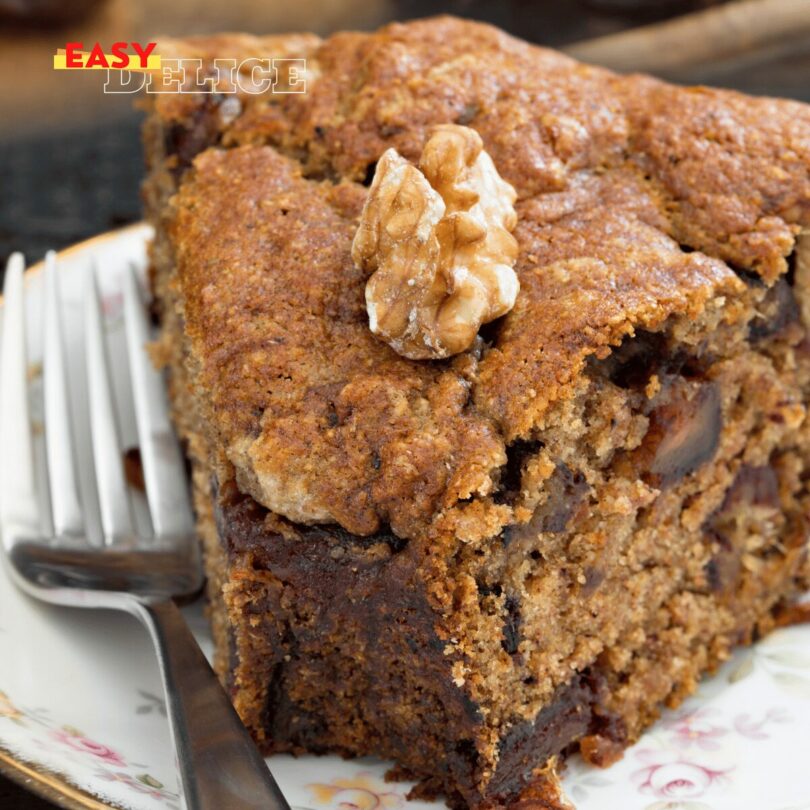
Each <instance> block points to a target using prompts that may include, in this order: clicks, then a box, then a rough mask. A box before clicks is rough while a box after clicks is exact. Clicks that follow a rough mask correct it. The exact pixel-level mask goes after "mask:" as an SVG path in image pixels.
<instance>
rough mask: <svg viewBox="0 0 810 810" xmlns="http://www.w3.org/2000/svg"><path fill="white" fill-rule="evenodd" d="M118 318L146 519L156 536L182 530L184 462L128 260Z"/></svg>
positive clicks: (188, 517) (186, 516) (188, 520)
mask: <svg viewBox="0 0 810 810" xmlns="http://www.w3.org/2000/svg"><path fill="white" fill-rule="evenodd" d="M124 323H125V325H126V335H127V351H128V356H129V370H130V375H131V376H132V392H133V399H134V402H135V420H136V422H137V425H138V440H139V444H140V450H141V462H142V464H143V473H144V481H145V483H146V495H147V498H148V499H149V508H150V511H151V515H152V525H153V526H154V529H155V534H156V535H158V536H171V535H184V534H185V535H188V534H190V533H191V532H192V531H193V529H194V521H193V517H192V514H191V507H190V505H189V501H188V488H187V486H186V483H185V481H186V471H185V465H184V464H183V458H182V455H181V453H180V447H179V445H178V443H177V438H176V437H175V434H174V430H173V428H172V424H171V422H170V420H169V410H168V406H167V403H166V393H165V390H164V384H163V379H162V376H161V374H160V372H159V371H157V370H156V369H155V367H154V366H153V365H152V363H151V361H150V359H149V356H148V355H147V353H146V351H145V347H146V344H147V343H148V342H149V337H150V336H149V323H148V321H147V318H146V312H145V310H144V306H143V303H142V302H141V296H140V292H139V288H138V281H137V278H136V276H135V269H134V267H132V266H130V267H129V270H128V272H127V273H126V274H125V278H124Z"/></svg>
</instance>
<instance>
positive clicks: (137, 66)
mask: <svg viewBox="0 0 810 810" xmlns="http://www.w3.org/2000/svg"><path fill="white" fill-rule="evenodd" d="M130 48H131V49H132V53H130V52H129V49H130ZM155 48H157V42H147V43H146V44H145V45H141V43H140V42H113V44H112V45H111V46H110V53H105V52H104V48H103V47H102V46H101V43H99V42H96V43H94V44H93V47H92V48H91V49H90V50H89V51H85V50H84V43H82V42H68V43H67V44H66V45H65V47H64V49H60V50H59V51H57V53H56V54H55V55H54V57H53V67H54V70H159V69H160V56H158V55H157V54H154V53H153V52H154V50H155Z"/></svg>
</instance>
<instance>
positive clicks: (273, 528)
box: [145, 17, 810, 810]
mask: <svg viewBox="0 0 810 810" xmlns="http://www.w3.org/2000/svg"><path fill="white" fill-rule="evenodd" d="M161 53H162V55H164V56H165V55H167V54H175V55H178V54H179V55H190V56H193V57H196V58H199V59H201V60H202V61H203V65H204V69H205V66H207V67H208V69H212V67H211V66H212V60H213V59H214V58H215V57H218V56H219V57H222V56H238V57H239V59H241V58H243V57H247V56H267V57H273V56H277V57H284V58H303V59H306V60H307V62H306V80H307V88H306V92H305V93H299V94H292V93H289V94H288V93H278V92H276V93H271V92H265V93H262V94H250V93H244V92H239V93H236V94H219V95H217V94H214V95H212V94H194V93H191V94H186V95H166V96H153V97H151V101H150V111H149V116H148V118H147V121H146V125H145V143H146V151H147V160H148V167H149V175H148V177H147V180H146V183H145V199H146V207H147V213H148V216H149V218H150V220H151V221H152V222H153V223H154V225H155V228H156V235H155V241H154V245H153V248H152V261H153V263H152V285H153V290H154V294H155V306H156V312H157V315H158V316H159V318H160V321H161V324H162V336H161V338H160V341H159V344H158V346H157V353H158V355H159V356H160V358H161V360H162V362H164V363H165V364H166V365H167V366H168V368H169V370H170V379H171V394H172V399H173V404H174V414H175V419H176V422H177V426H178V429H179V431H180V433H181V435H182V436H183V438H184V440H185V442H186V446H187V448H188V454H189V457H190V459H191V462H192V469H193V477H194V488H195V500H196V507H197V513H198V516H199V531H200V535H201V538H202V540H203V543H204V547H205V551H206V565H207V569H208V575H209V586H208V588H209V596H210V601H211V619H212V624H213V628H214V635H215V640H216V646H217V667H218V669H219V672H220V674H221V676H222V678H223V680H224V682H225V683H226V684H227V687H228V689H229V690H230V694H231V696H232V698H233V701H234V704H235V706H236V708H237V710H238V711H239V714H240V715H241V717H242V719H243V720H244V722H245V724H246V725H247V726H248V728H249V729H250V730H251V732H252V734H253V736H254V737H255V739H256V740H257V742H258V744H259V745H260V747H261V748H262V750H263V751H265V752H267V753H271V752H275V751H290V752H293V753H300V752H305V751H308V752H315V753H319V752H327V751H335V752H339V753H342V754H345V755H348V756H355V755H365V754H375V755H379V756H381V757H384V758H388V759H392V760H394V761H395V762H396V763H397V764H398V766H399V767H398V770H397V774H399V775H400V776H407V777H409V778H412V779H415V780H417V781H418V782H419V785H420V787H419V789H418V790H419V791H420V792H421V794H422V795H428V794H437V793H441V794H444V795H445V796H446V797H447V798H448V800H449V801H450V803H451V804H452V805H453V806H457V807H470V808H474V809H475V810H480V809H481V808H493V807H506V806H510V805H514V806H518V805H519V804H520V802H521V801H524V805H523V806H538V804H540V803H541V802H542V801H545V802H546V805H542V804H540V806H551V805H550V804H549V802H551V800H552V799H551V797H550V795H549V794H548V793H546V794H545V798H542V799H541V798H538V795H537V792H536V790H535V789H534V788H533V787H532V785H533V784H534V782H535V780H537V779H545V780H546V784H547V785H548V784H550V781H549V780H550V779H551V774H552V771H553V767H554V764H555V762H557V761H559V759H560V757H563V756H565V755H567V754H569V753H570V752H572V751H576V750H579V751H580V752H581V753H582V755H583V756H584V757H585V759H586V760H588V761H589V762H591V763H594V764H596V765H607V764H609V763H611V762H612V761H614V760H615V759H616V758H618V757H619V756H621V752H622V749H623V748H624V747H625V746H626V745H628V744H629V743H631V742H632V741H633V740H635V739H637V738H638V736H639V735H640V733H641V732H642V730H643V729H644V728H645V727H646V726H647V725H648V724H649V723H651V722H652V721H653V720H654V719H655V718H656V716H657V714H658V712H659V710H660V708H661V706H662V705H675V704H677V703H678V702H679V701H680V700H681V699H682V698H683V697H685V696H686V695H688V694H689V693H690V692H692V691H693V690H694V689H695V686H696V684H697V681H698V679H699V678H700V676H701V674H702V673H704V672H706V671H711V670H712V669H714V668H715V667H716V666H717V665H719V664H720V663H722V662H723V661H724V660H725V659H726V658H727V657H728V655H729V653H730V651H731V649H732V647H733V646H734V645H737V644H744V643H749V642H751V641H752V640H753V639H755V638H756V637H758V636H759V635H761V634H762V633H764V632H767V631H768V630H769V629H770V628H771V627H772V626H773V624H774V620H775V618H774V617H775V616H776V615H777V614H778V611H780V610H781V609H783V608H784V607H785V606H786V605H788V604H789V603H790V601H791V600H792V599H794V598H795V597H796V596H797V595H798V594H800V593H801V592H802V590H803V589H805V588H806V587H807V579H808V573H810V572H809V571H808V563H807V541H808V507H809V505H810V498H809V497H808V479H810V469H808V465H809V464H810V428H809V427H808V423H807V420H806V408H807V403H808V396H810V342H809V341H808V335H807V327H808V324H810V248H808V244H809V243H808V237H807V236H806V235H802V228H805V229H806V228H807V227H808V224H810V108H808V107H807V106H805V105H802V104H799V103H794V102H789V101H780V100H772V99H765V98H748V97H745V96H741V95H739V94H736V93H733V92H728V91H720V90H710V89H706V88H678V87H673V86H671V85H667V84H664V83H662V82H659V81H656V80H654V79H652V78H648V77H643V76H629V77H623V76H617V75H614V74H612V73H609V72H607V71H605V70H601V69H597V68H593V67H588V66H585V65H582V64H578V63H576V62H574V61H572V60H571V59H569V58H567V57H565V56H563V55H560V54H557V53H554V52H552V51H549V50H545V49H542V48H537V47H532V46H529V45H527V44H525V43H522V42H520V41H518V40H515V39H513V38H511V37H508V36H506V35H505V34H503V33H501V32H499V31H497V30H496V29H494V28H491V27H489V26H485V25H481V24H477V23H472V22H465V21H460V20H456V19H453V18H447V17H442V18H437V19H431V20H425V21H417V22H411V23H407V24H395V25H390V26H387V27H385V28H383V29H381V30H380V31H378V32H376V33H371V34H361V33H342V34H336V35H334V36H332V37H330V38H328V39H326V40H323V41H321V40H318V39H316V38H314V37H308V36H290V37H278V38H272V37H271V38H265V39H259V38H252V37H243V36H233V35H228V36H222V37H216V38H209V39H193V40H186V41H172V42H165V43H163V44H162V46H161ZM297 78H300V76H298V77H297ZM288 80H289V81H291V80H292V78H291V76H288V75H286V74H283V73H282V74H281V75H280V82H281V86H282V88H283V85H284V82H285V81H288ZM448 123H452V124H458V125H460V126H464V127H468V128H471V129H473V130H475V131H476V132H478V133H479V134H480V136H481V139H482V141H483V145H484V149H485V150H486V152H487V154H488V155H489V156H490V157H491V159H492V161H493V163H494V166H495V167H496V169H497V171H498V172H499V174H500V176H501V177H502V178H504V179H505V180H506V181H508V183H510V184H511V185H512V186H513V187H514V189H515V190H516V192H517V201H516V203H515V210H516V212H517V225H516V227H515V228H514V231H513V236H514V237H515V238H516V240H517V245H518V257H517V262H516V264H515V271H516V273H517V277H518V279H519V283H520V292H519V293H518V295H517V298H516V301H515V304H514V307H513V308H512V309H511V311H510V312H509V313H508V314H507V315H505V316H504V317H502V318H500V319H498V320H494V321H492V322H491V323H489V324H485V325H484V326H482V327H481V329H480V330H479V332H478V335H477V337H476V338H475V341H474V342H473V344H472V345H471V346H470V348H469V349H467V350H466V351H463V352H461V353H458V354H456V355H454V356H452V357H449V358H447V359H440V360H430V359H420V360H412V359H408V358H406V357H403V356H401V355H400V354H398V353H397V351H395V350H394V349H393V348H391V346H389V345H388V344H387V343H385V342H383V341H382V340H380V339H379V338H378V337H377V336H375V335H374V334H372V331H371V329H370V328H369V316H368V312H367V308H366V301H365V297H364V290H365V287H366V283H367V281H368V272H367V271H366V270H360V269H358V266H357V265H356V264H355V262H354V261H353V260H352V253H351V248H352V242H353V240H354V238H355V235H356V232H357V229H358V224H359V221H360V217H361V214H362V212H363V207H364V205H365V202H366V199H367V196H368V186H369V185H370V183H371V182H372V180H373V178H374V176H375V170H376V164H377V161H378V160H379V159H380V157H381V156H382V155H383V153H384V152H385V151H386V150H387V149H389V148H394V149H396V151H397V153H398V154H399V155H401V156H402V157H403V159H405V160H406V161H410V162H411V163H415V162H417V161H418V160H419V156H420V153H421V150H422V148H423V146H424V144H425V141H426V139H427V138H428V136H429V133H430V132H431V131H433V128H434V127H435V126H436V125H440V124H448ZM533 790H534V791H535V792H534V793H533V792H532V791H533ZM521 795H522V796H523V799H522V800H521Z"/></svg>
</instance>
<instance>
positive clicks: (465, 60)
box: [158, 18, 810, 537]
mask: <svg viewBox="0 0 810 810" xmlns="http://www.w3.org/2000/svg"><path fill="white" fill-rule="evenodd" d="M176 48H177V51H178V52H180V51H182V43H181V44H178V45H176ZM268 49H269V50H270V51H271V52H279V51H283V52H284V53H285V54H293V53H300V54H305V55H306V56H307V59H308V71H309V74H310V76H311V77H312V80H311V82H310V86H309V87H308V90H307V93H306V94H304V95H287V96H284V95H280V96H275V97H274V98H271V99H268V98H267V97H266V95H265V96H261V97H243V98H242V108H241V110H242V111H241V114H240V115H239V116H237V117H236V118H235V120H233V121H230V122H225V121H222V120H219V122H218V123H217V119H216V118H215V117H214V118H213V119H212V116H216V110H214V111H213V112H212V111H211V109H209V108H210V104H211V102H210V99H203V103H204V104H207V105H208V107H203V108H201V109H203V110H208V114H207V117H206V119H205V120H206V122H207V123H206V126H207V127H209V129H211V131H213V130H214V129H216V130H218V132H217V134H216V135H211V133H210V132H209V136H210V137H211V138H212V139H213V140H214V141H215V142H216V141H220V142H222V143H223V144H226V145H230V144H234V143H246V144H248V143H249V144H252V143H256V142H260V143H270V144H272V145H273V146H274V147H275V149H276V150H278V151H279V152H281V153H285V154H287V155H292V156H294V157H295V158H296V160H295V161H291V160H289V159H287V158H282V157H281V156H280V155H279V154H276V152H275V151H274V149H273V148H270V147H264V148H257V149H248V148H245V149H242V150H236V151H234V152H233V153H232V154H230V153H228V154H221V153H219V152H215V151H214V152H208V153H206V154H203V155H202V156H201V157H200V158H198V160H197V161H196V165H195V172H194V173H193V174H192V175H191V176H190V178H189V179H188V180H187V181H186V182H185V183H184V184H183V187H182V191H181V193H180V195H179V197H178V199H177V203H176V207H177V220H176V224H175V227H174V234H175V243H176V244H177V245H178V263H179V267H180V272H181V277H182V280H183V286H184V290H183V292H184V298H185V299H186V309H185V317H186V319H187V324H188V329H189V334H190V335H191V336H192V340H193V345H194V348H195V352H196V353H197V356H198V357H197V359H198V361H199V362H200V364H201V367H202V368H203V374H204V385H203V386H202V388H203V390H206V391H210V409H209V410H210V415H211V418H212V419H213V420H214V422H215V423H216V424H217V425H218V427H219V430H220V434H221V438H222V441H223V444H224V445H225V446H226V447H227V453H228V456H229V458H230V459H231V461H232V462H233V463H234V464H235V465H236V467H237V469H238V470H239V473H240V481H241V483H242V484H243V485H244V486H245V488H246V490H247V491H248V492H250V493H251V494H252V495H253V496H254V497H255V498H256V499H257V500H259V501H260V502H262V503H264V504H265V505H266V506H268V507H269V508H271V509H273V510H275V511H277V512H279V513H281V514H284V515H286V516H287V517H289V518H291V519H293V520H298V521H302V522H319V521H320V522H328V521H336V522H338V523H340V524H341V525H342V526H344V527H345V528H347V529H348V530H350V531H353V532H356V533H359V534H366V533H371V532H374V531H377V530H378V529H379V527H380V526H381V525H383V524H385V523H390V524H391V525H392V526H393V528H394V530H395V531H396V532H397V533H399V534H402V535H404V536H408V537H412V536H417V535H420V534H424V533H425V532H426V531H427V530H428V527H429V526H430V525H431V524H432V523H433V522H434V520H435V518H436V517H437V515H439V514H441V513H443V512H444V511H446V510H447V509H448V508H452V507H453V505H454V504H455V503H456V502H458V501H459V500H464V499H467V498H469V497H471V496H473V497H478V496H486V495H487V494H488V493H489V492H490V491H492V490H494V489H495V488H496V487H497V478H498V468H499V467H500V466H501V465H502V464H503V461H504V454H503V453H504V443H505V442H508V441H511V440H512V439H514V438H516V437H527V436H529V435H530V434H531V432H532V430H533V429H535V428H537V427H538V426H541V425H542V422H543V415H544V413H545V412H546V410H547V408H548V407H549V405H550V404H552V403H553V402H555V401H557V400H560V399H561V398H565V397H566V396H568V395H569V394H570V392H571V391H572V387H573V386H574V384H575V382H576V379H577V375H578V374H580V373H581V370H582V368H583V365H584V361H585V358H586V357H587V356H588V355H590V354H593V353H602V354H604V353H605V352H606V351H607V348H608V347H609V346H611V345H616V344H617V343H618V342H619V341H620V340H621V338H622V337H623V336H624V335H626V334H628V333H632V332H633V330H634V329H637V328H654V327H655V326H656V325H660V324H661V323H662V322H663V321H664V320H665V319H667V318H668V317H669V316H671V315H673V314H675V313H690V314H692V315H696V314H697V313H699V312H700V311H701V310H702V308H703V307H704V306H706V304H707V302H709V301H712V300H715V299H717V298H718V297H719V296H726V295H734V294H735V293H736V292H738V291H739V289H740V288H741V287H740V283H739V282H738V281H737V279H736V277H735V274H734V273H733V272H732V270H731V269H730V268H729V267H728V266H727V265H725V264H724V263H723V262H722V261H721V260H720V259H724V260H726V261H727V262H731V263H733V264H734V265H736V266H739V267H742V268H746V269H752V270H755V271H758V272H760V273H762V274H763V275H764V276H765V277H766V278H767V279H768V280H772V279H773V278H774V277H775V276H776V275H777V274H779V273H780V272H782V271H783V270H784V269H785V262H784V256H785V255H786V254H787V253H788V252H789V251H790V249H791V247H792V243H793V239H794V235H795V232H796V223H797V222H800V221H803V219H804V218H806V217H807V212H808V205H809V204H810V203H809V202H808V201H809V200H810V180H808V165H810V115H809V114H808V110H807V108H806V107H805V106H803V105H799V104H792V103H790V102H784V101H773V100H769V99H758V100H754V99H743V98H742V97H741V96H738V95H736V94H734V93H730V92H723V91H710V90H705V89H680V88H673V87H670V86H667V85H664V84H662V83H660V82H657V81H654V80H652V79H647V78H644V77H629V78H622V77H616V76H613V75H612V74H610V73H608V72H606V71H603V70H599V69H595V68H590V67H587V66H583V65H579V64H577V63H575V62H573V61H571V60H570V59H567V58H566V57H564V56H561V55H559V54H556V53H553V52H550V51H546V50H544V49H540V48H534V47H531V46H528V45H526V44H524V43H521V42H518V41H516V40H513V39H511V38H509V37H508V36H506V35H505V34H502V33H501V32H498V31H496V30H495V29H492V28H489V27H487V26H483V25H479V24H476V23H469V22H463V21H459V20H454V19H451V18H439V19H436V20H431V21H421V22H415V23H409V24H405V25H392V26H389V27H387V28H385V29H382V30H381V31H380V32H378V33H375V34H371V35H366V34H338V35H335V36H334V37H331V38H330V39H328V40H326V41H325V42H324V43H322V44H320V45H319V46H318V45H317V40H314V39H312V38H307V37H300V36H299V37H293V38H290V39H276V38H271V39H263V40H258V39H249V40H248V41H246V40H245V38H243V37H229V36H224V37H219V38H215V39H210V40H205V41H204V42H199V41H198V42H196V43H193V44H192V46H191V48H190V52H191V53H194V54H203V55H205V54H210V53H226V54H229V53H236V52H239V53H245V52H247V53H249V54H252V53H254V52H255V53H259V52H261V51H263V50H268ZM473 54H474V55H473ZM190 98H193V99H195V100H194V101H191V102H190V101H189V100H184V101H183V102H182V104H185V105H188V104H189V103H193V104H197V103H200V101H199V97H190ZM159 103H161V104H164V105H168V104H169V102H165V101H163V99H161V101H160V102H159ZM158 112H159V114H160V115H166V114H171V115H175V116H176V115H178V114H179V113H178V109H177V108H172V109H171V110H168V109H166V108H165V107H164V108H159V109H158ZM181 119H182V115H181ZM211 120H214V124H213V125H212V124H211V123H210V122H211ZM271 120H272V121H273V122H275V123H274V124H273V126H270V125H269V123H268V122H270V121H271ZM458 120H463V121H464V123H465V124H468V125H470V126H472V127H474V128H475V129H477V130H478V131H479V132H480V133H481V135H482V137H483V139H484V142H485V147H486V149H487V150H488V152H489V153H490V154H491V156H492V158H493V160H494V162H495V164H496V166H497V168H498V170H499V172H500V173H501V174H502V175H503V176H504V177H505V178H506V179H507V180H509V181H510V182H511V183H512V184H513V185H514V186H515V187H516V189H517V190H518V194H519V197H520V198H521V201H520V203H519V206H518V208H519V222H518V228H517V231H516V236H517V238H518V241H519V243H520V251H521V252H520V257H519V259H518V274H519V277H520V283H521V288H522V292H521V295H520V296H519V298H518V301H517V305H516V307H515V309H514V311H513V312H511V313H510V314H509V315H508V316H507V317H506V318H505V319H504V320H503V321H502V326H501V327H500V329H498V330H497V331H496V332H495V333H494V334H490V335H489V338H490V341H491V345H489V346H487V347H485V348H484V350H483V355H482V357H481V359H480V360H479V356H480V355H481V346H478V347H477V348H476V350H475V351H474V352H470V353H469V354H467V355H466V356H465V357H463V358H462V359H459V360H458V361H457V362H455V363H452V364H437V363H433V364H431V363H423V362H416V363H408V362H407V361H402V360H401V359H400V358H398V357H396V356H395V355H394V353H393V352H392V351H391V350H389V349H387V348H386V347H384V346H382V345H380V344H379V343H378V342H377V341H375V340H374V339H373V338H372V337H371V335H370V333H369V331H368V328H367V324H366V322H365V313H364V312H363V308H362V289H363V285H364V282H365V279H364V278H362V277H361V276H360V275H359V274H358V273H357V271H356V270H355V269H354V268H353V267H352V264H351V261H350V259H349V248H350V245H351V240H352V237H353V235H354V232H355V230H356V226H357V215H358V213H359V211H360V208H361V206H362V202H363V199H364V194H365V190H364V189H363V188H362V186H360V185H358V184H356V183H352V182H351V180H357V179H362V178H363V177H364V176H366V174H367V173H368V167H369V166H373V163H374V161H375V160H376V159H377V158H378V157H379V156H380V154H381V153H382V151H384V149H385V148H387V147H389V146H395V147H396V148H397V149H398V150H399V151H400V152H401V153H402V154H404V155H405V156H406V157H411V158H414V157H417V156H418V153H419V150H420V149H421V146H422V145H423V142H424V137H425V133H426V130H427V128H428V127H429V126H430V125H432V124H435V123H439V122H446V121H458ZM198 123H199V122H198ZM302 175H303V176H302ZM304 176H308V177H309V178H313V179H305V177H304ZM336 176H342V177H345V178H347V179H345V180H343V181H341V182H340V183H338V184H337V185H332V183H329V182H327V183H325V184H324V183H322V182H319V181H318V180H317V179H315V178H319V177H326V178H329V179H330V180H331V181H334V180H335V178H336ZM679 243H680V245H682V246H684V247H686V248H687V249H688V250H689V252H687V251H686V250H683V249H682V248H681V247H680V246H679ZM700 250H706V251H708V252H709V253H710V254H712V255H714V256H716V257H719V258H709V256H707V255H705V254H704V253H702V252H699V251H700ZM223 320H224V321H225V322H226V323H227V329H222V323H223ZM239 335H244V337H243V338H242V339H235V337H236V336H239ZM501 511H502V510H501Z"/></svg>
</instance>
